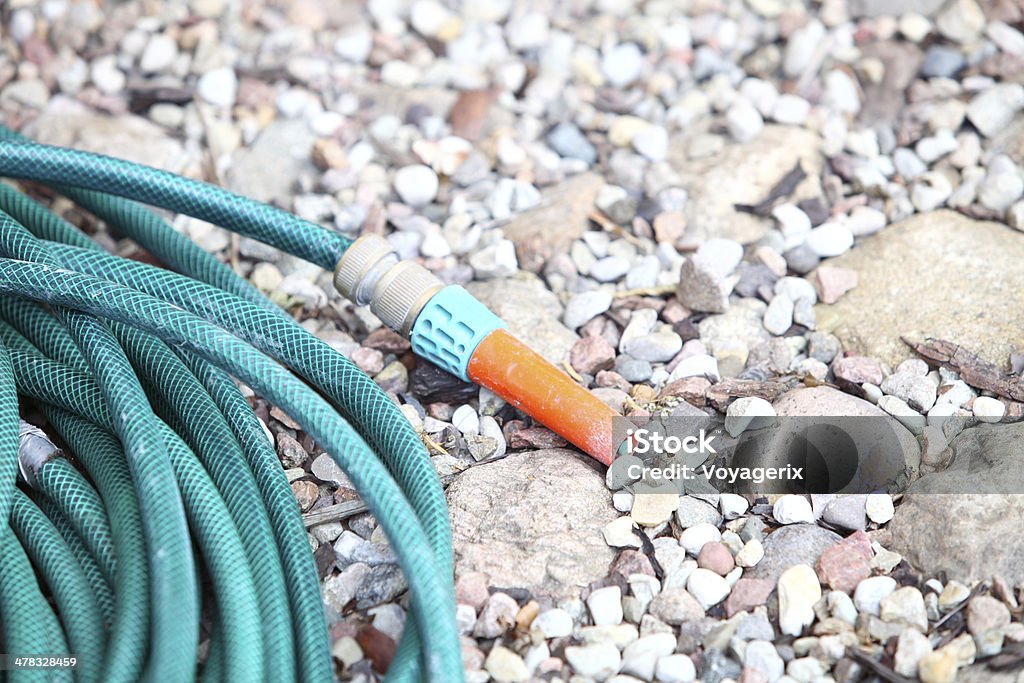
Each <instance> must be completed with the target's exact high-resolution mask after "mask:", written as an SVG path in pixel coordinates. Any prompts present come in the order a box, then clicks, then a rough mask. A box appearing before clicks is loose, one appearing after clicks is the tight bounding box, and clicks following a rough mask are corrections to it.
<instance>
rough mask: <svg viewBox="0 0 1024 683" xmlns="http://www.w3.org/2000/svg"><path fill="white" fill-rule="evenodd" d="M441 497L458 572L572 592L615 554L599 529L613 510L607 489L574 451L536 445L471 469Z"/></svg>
mask: <svg viewBox="0 0 1024 683" xmlns="http://www.w3.org/2000/svg"><path fill="white" fill-rule="evenodd" d="M509 490H515V491H518V492H519V495H516V496H514V497H511V498H510V497H509V496H508V495H507V492H508V491H509ZM447 497H448V505H449V508H450V510H451V518H452V534H453V542H454V549H455V568H456V574H457V575H462V574H464V573H467V572H477V571H478V572H482V573H484V574H486V575H487V576H489V577H490V581H491V584H492V585H495V586H501V587H517V588H525V589H527V590H529V591H530V592H532V593H533V594H535V595H551V596H559V597H569V596H573V597H575V596H577V595H578V591H579V588H580V586H584V585H586V584H588V583H590V582H591V581H596V580H597V579H599V578H601V577H603V576H604V575H605V573H606V572H607V570H608V565H609V564H611V561H612V559H613V557H614V551H613V550H612V549H611V548H609V547H608V546H607V544H605V542H604V539H603V538H602V536H601V529H602V527H604V526H605V525H606V524H607V523H608V522H610V521H612V519H614V518H615V517H616V516H617V513H616V512H615V510H614V508H612V505H611V493H610V492H609V491H608V489H607V488H606V487H605V484H604V475H603V474H601V473H599V472H598V471H597V469H596V468H595V467H592V466H591V465H590V463H589V462H588V461H587V459H586V458H585V457H584V456H582V455H579V454H578V453H574V452H572V451H568V450H564V449H551V450H541V451H535V452H532V453H522V454H515V455H511V456H509V457H508V458H506V459H504V460H501V461H498V462H495V463H493V464H490V465H487V466H486V467H476V468H472V469H470V470H467V471H466V472H464V473H462V474H461V475H460V476H459V477H458V478H457V479H456V480H455V482H454V483H452V485H451V486H450V487H449V488H448V492H447ZM540 510H543V511H544V514H538V511H540Z"/></svg>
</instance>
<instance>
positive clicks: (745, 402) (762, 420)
mask: <svg viewBox="0 0 1024 683" xmlns="http://www.w3.org/2000/svg"><path fill="white" fill-rule="evenodd" d="M776 298H779V297H776ZM773 301H774V299H773ZM787 301H788V299H787ZM790 306H791V307H792V303H790ZM787 329H788V326H787ZM769 331H770V330H769ZM773 424H775V408H773V407H772V404H771V403H769V402H768V401H766V400H764V399H763V398H760V397H758V396H744V397H742V398H738V399H736V400H735V401H733V402H732V403H730V404H729V408H728V409H727V410H726V413H725V431H727V432H729V436H739V435H740V434H742V433H743V432H744V431H746V430H748V429H763V428H764V427H769V426H771V425H773ZM736 498H739V499H740V500H741V501H743V503H744V511H746V507H745V506H746V502H747V501H746V500H745V499H744V498H741V497H740V496H736ZM719 503H721V499H719ZM723 514H724V511H723ZM740 514H742V513H740Z"/></svg>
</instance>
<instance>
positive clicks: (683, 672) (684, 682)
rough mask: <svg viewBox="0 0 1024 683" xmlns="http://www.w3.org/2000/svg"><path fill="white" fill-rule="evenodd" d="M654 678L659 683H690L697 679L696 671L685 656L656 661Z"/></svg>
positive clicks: (691, 662) (673, 656)
mask: <svg viewBox="0 0 1024 683" xmlns="http://www.w3.org/2000/svg"><path fill="white" fill-rule="evenodd" d="M654 678H655V680H657V681H658V682H659V683H691V682H692V681H695V680H696V679H697V670H696V669H695V668H694V666H693V660H692V659H690V658H689V657H688V656H687V655H683V654H678V655H669V656H668V657H662V658H661V659H659V660H658V664H657V665H656V666H655V667H654Z"/></svg>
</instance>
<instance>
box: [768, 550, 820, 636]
mask: <svg viewBox="0 0 1024 683" xmlns="http://www.w3.org/2000/svg"><path fill="white" fill-rule="evenodd" d="M778 595H779V630H781V631H782V632H783V633H785V634H786V635H790V636H798V635H800V634H801V633H802V632H803V630H804V627H806V626H810V625H811V623H812V622H813V621H814V604H815V603H816V602H818V600H820V599H821V584H819V583H818V575H817V574H815V573H814V570H813V569H812V568H811V567H809V566H807V565H806V564H797V565H794V566H792V567H790V568H789V569H787V570H786V571H784V572H783V573H782V575H781V576H780V577H779V583H778Z"/></svg>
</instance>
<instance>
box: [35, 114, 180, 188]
mask: <svg viewBox="0 0 1024 683" xmlns="http://www.w3.org/2000/svg"><path fill="white" fill-rule="evenodd" d="M24 132H25V135H27V136H29V137H30V138H32V139H33V140H35V141H36V142H42V143H44V144H47V145H57V146H59V147H74V148H76V149H82V150H85V151H87V152H95V153H97V154H106V155H109V156H114V157H118V158H121V159H127V160H129V161H134V162H136V163H140V164H146V165H147V166H155V167H156V168H161V169H165V170H168V171H174V172H175V173H181V172H183V171H185V170H187V167H188V165H189V163H190V161H191V159H190V158H189V155H188V154H187V153H186V152H185V149H184V147H182V145H181V143H180V142H178V141H177V140H175V139H174V138H173V137H171V136H170V135H168V134H167V131H166V130H165V129H163V128H161V127H160V126H158V125H156V124H155V123H153V122H151V121H149V120H147V119H144V118H142V117H141V116H135V115H133V114H121V115H119V116H111V115H109V114H104V113H101V112H97V111H95V110H93V109H90V108H88V107H86V106H85V105H84V104H82V103H81V102H78V101H77V100H73V99H71V98H69V97H64V96H57V97H54V98H53V99H52V100H50V103H49V104H48V105H47V106H46V109H44V110H43V112H42V113H41V114H40V115H39V117H38V118H37V119H36V120H35V121H33V122H32V123H31V124H30V125H29V126H27V127H26V129H25V131H24Z"/></svg>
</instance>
